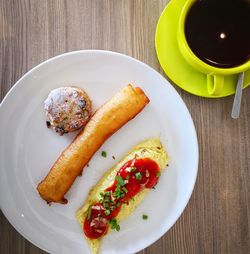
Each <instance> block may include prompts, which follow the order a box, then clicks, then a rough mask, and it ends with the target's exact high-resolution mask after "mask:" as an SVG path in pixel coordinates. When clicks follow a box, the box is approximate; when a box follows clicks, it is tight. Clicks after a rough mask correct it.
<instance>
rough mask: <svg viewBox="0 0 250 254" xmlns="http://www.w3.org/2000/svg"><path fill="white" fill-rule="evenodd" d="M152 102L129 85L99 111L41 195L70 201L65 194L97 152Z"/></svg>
mask: <svg viewBox="0 0 250 254" xmlns="http://www.w3.org/2000/svg"><path fill="white" fill-rule="evenodd" d="M148 103H149V99H148V98H147V96H146V95H145V94H144V92H143V91H142V89H140V88H139V87H135V88H134V87H132V86H131V85H127V86H126V87H124V88H123V89H121V90H120V91H119V92H118V93H116V94H115V95H114V96H113V97H112V98H111V99H110V100H109V101H108V102H106V103H105V104H104V105H103V106H101V107H100V108H99V109H98V110H97V111H96V112H95V114H94V115H93V116H92V118H91V119H90V121H89V122H88V123H87V125H86V126H85V128H84V129H83V130H82V131H81V132H80V133H79V134H78V135H77V136H76V138H75V139H74V140H73V142H72V143H71V144H70V145H69V146H68V147H67V148H66V149H65V150H64V151H63V152H62V154H61V155H60V157H59V158H58V159H57V161H56V162H55V163H54V165H53V166H52V168H51V169H50V171H49V173H48V175H47V176H46V177H45V178H44V180H42V181H41V182H40V183H39V184H38V186H37V190H38V192H39V194H40V196H41V197H42V198H43V199H44V200H45V201H47V202H57V203H62V204H65V203H67V200H66V199H65V198H64V195H65V194H66V192H67V191H68V190H69V188H70V187H71V185H72V184H73V182H74V180H75V179H76V177H77V176H79V175H80V174H81V172H82V170H83V168H84V167H85V166H86V164H87V163H88V161H89V160H90V159H91V157H92V156H93V155H94V153H95V152H96V151H97V150H98V149H99V148H100V147H101V145H102V144H103V143H104V142H105V140H106V139H108V138H109V137H110V136H111V135H112V134H114V133H115V132H116V131H117V130H119V129H120V128H121V127H122V126H123V125H124V124H126V123H127V122H128V121H129V120H131V119H132V118H134V117H135V116H136V115H137V114H138V113H139V112H140V111H141V110H142V109H143V108H144V107H145V106H146V105H147V104H148Z"/></svg>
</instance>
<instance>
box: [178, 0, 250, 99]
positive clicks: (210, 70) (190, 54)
mask: <svg viewBox="0 0 250 254" xmlns="http://www.w3.org/2000/svg"><path fill="white" fill-rule="evenodd" d="M197 2H202V1H196V0H187V1H186V2H185V4H184V6H183V8H182V10H181V14H180V17H179V22H178V28H177V29H178V31H177V42H178V46H179V49H180V52H181V54H182V56H183V57H184V59H185V60H186V61H187V62H188V63H189V64H190V65H191V66H192V67H193V68H195V69H196V70H198V71H200V72H202V73H204V74H205V75H206V76H207V90H208V93H209V94H210V95H213V96H218V95H220V93H221V92H222V90H223V87H224V77H225V76H227V75H233V74H238V73H241V72H245V71H246V70H249V69H250V60H249V55H247V56H246V57H247V58H246V60H245V61H244V62H240V63H238V64H236V65H233V66H229V67H227V66H226V67H225V66H223V65H222V64H223V63H222V64H221V65H220V64H218V66H216V64H214V63H213V62H212V61H211V63H210V62H208V61H204V59H203V58H202V57H200V56H199V55H198V54H197V52H196V53H194V50H193V49H191V47H190V43H189V42H188V41H187V34H186V29H187V27H186V25H187V24H186V22H187V16H188V14H189V12H190V10H191V8H193V7H194V4H196V3H197ZM203 2H204V1H203ZM218 2H220V1H218ZM190 15H191V14H190ZM199 15H203V14H202V13H199ZM204 15H206V13H204ZM211 19H213V17H211ZM231 22H234V20H231ZM245 25H246V26H247V25H248V24H245ZM191 28H192V27H191ZM194 36H195V35H194ZM218 36H220V37H221V38H219V39H221V40H223V39H225V38H223V37H225V36H227V35H226V34H224V33H223V31H222V32H221V34H218ZM239 40H241V38H239ZM241 41H243V40H241ZM208 43H209V41H208ZM207 46H209V47H213V45H211V44H210V45H207ZM246 47H248V46H246ZM247 50H248V49H247ZM219 53H220V52H219ZM233 60H234V59H233Z"/></svg>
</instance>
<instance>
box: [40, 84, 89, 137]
mask: <svg viewBox="0 0 250 254" xmlns="http://www.w3.org/2000/svg"><path fill="white" fill-rule="evenodd" d="M44 109H45V112H46V115H47V118H48V120H47V122H46V123H47V126H48V127H53V129H54V130H55V131H56V132H58V133H59V134H60V135H63V134H64V133H67V132H71V131H75V130H78V129H80V128H81V127H83V126H84V125H85V124H86V123H87V122H88V120H89V118H90V116H91V114H92V105H91V101H90V99H89V96H88V95H87V94H86V93H85V92H84V91H83V90H82V89H80V88H78V87H59V88H56V89H54V90H52V91H51V92H50V93H49V95H48V97H47V99H46V100H45V102H44Z"/></svg>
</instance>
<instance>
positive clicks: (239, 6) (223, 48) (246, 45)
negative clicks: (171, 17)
mask: <svg viewBox="0 0 250 254" xmlns="http://www.w3.org/2000/svg"><path fill="white" fill-rule="evenodd" d="M185 35H186V40H187V42H188V44H189V47H190V48H191V49H192V51H193V52H194V54H195V55H196V56H197V57H199V58H200V59H201V60H202V61H204V62H206V63H208V64H209V65H213V66H216V67H220V68H229V67H235V66H237V65H241V64H242V63H244V62H246V61H248V60H249V59H250V0H197V1H196V2H195V3H194V4H193V6H192V7H191V9H190V10H189V13H188V15H187V17H186V21H185Z"/></svg>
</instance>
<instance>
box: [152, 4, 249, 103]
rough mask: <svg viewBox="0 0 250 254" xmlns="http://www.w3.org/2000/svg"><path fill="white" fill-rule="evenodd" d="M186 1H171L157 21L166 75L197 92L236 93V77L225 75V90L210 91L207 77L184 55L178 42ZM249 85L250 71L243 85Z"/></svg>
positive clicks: (159, 54) (157, 41)
mask: <svg viewBox="0 0 250 254" xmlns="http://www.w3.org/2000/svg"><path fill="white" fill-rule="evenodd" d="M185 1H186V0H172V1H171V2H170V3H169V4H168V5H167V6H166V8H165V9H164V11H163V12H162V14H161V17H160V19H159V21H158V24H157V28H156V34H155V47H156V52H157V57H158V59H159V62H160V65H161V67H162V69H163V70H164V72H165V73H166V75H167V76H168V77H169V78H170V79H171V80H172V81H173V82H174V83H175V84H176V85H178V86H179V87H181V88H182V89H184V90H185V91H187V92H189V93H192V94H194V95H198V96H202V97H209V98H220V97H225V96H228V95H231V94H234V93H235V88H236V83H237V76H238V75H230V76H225V83H224V88H223V91H222V93H221V94H220V95H219V96H212V95H210V94H209V93H208V91H207V77H206V75H205V74H203V73H201V72H199V71H197V70H195V69H194V68H192V67H191V66H190V65H189V64H188V63H187V62H186V60H185V59H184V58H183V56H182V55H181V53H180V51H179V48H178V44H177V24H178V19H179V15H180V12H181V9H182V7H183V5H184V3H185ZM248 85H250V70H248V71H246V72H245V78H244V88H245V87H247V86H248Z"/></svg>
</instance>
